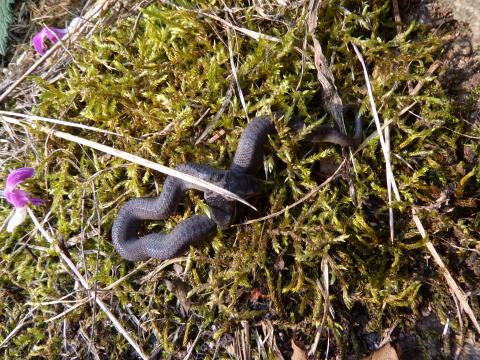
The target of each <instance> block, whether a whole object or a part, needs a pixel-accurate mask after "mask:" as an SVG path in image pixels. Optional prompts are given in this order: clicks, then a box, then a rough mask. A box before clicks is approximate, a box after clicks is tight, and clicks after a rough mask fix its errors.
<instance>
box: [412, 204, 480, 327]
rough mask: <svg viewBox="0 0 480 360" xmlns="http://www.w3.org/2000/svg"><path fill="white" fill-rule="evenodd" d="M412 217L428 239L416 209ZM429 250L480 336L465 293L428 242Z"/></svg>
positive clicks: (421, 233) (424, 237)
mask: <svg viewBox="0 0 480 360" xmlns="http://www.w3.org/2000/svg"><path fill="white" fill-rule="evenodd" d="M412 215H413V221H414V222H415V225H416V226H417V229H418V232H419V233H420V235H421V236H422V238H423V239H427V233H426V231H425V228H424V227H423V224H422V222H421V221H420V218H419V217H418V215H417V211H416V209H415V208H414V209H412ZM426 246H427V249H428V251H429V252H430V254H431V255H432V257H433V260H435V262H436V263H437V265H438V267H439V268H440V270H441V273H442V275H443V276H444V277H445V280H446V281H447V284H448V286H449V287H450V289H451V290H452V292H453V293H454V294H455V296H456V297H457V299H458V301H459V302H460V306H461V307H462V308H463V310H464V311H465V312H466V313H467V315H468V317H469V318H470V320H471V321H472V323H473V325H474V326H475V328H476V329H477V332H478V333H479V334H480V325H479V324H478V321H477V319H476V317H475V314H474V312H473V310H472V308H471V307H470V305H469V304H468V302H467V297H466V295H465V293H464V292H463V290H462V289H460V287H459V286H458V285H457V283H456V282H455V280H454V279H453V277H452V275H451V274H450V272H449V271H448V269H447V267H446V266H445V263H444V262H443V260H442V258H441V257H440V255H439V254H438V252H437V250H436V249H435V246H433V244H432V242H431V241H427V244H426Z"/></svg>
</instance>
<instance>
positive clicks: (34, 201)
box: [30, 198, 46, 205]
mask: <svg viewBox="0 0 480 360" xmlns="http://www.w3.org/2000/svg"><path fill="white" fill-rule="evenodd" d="M45 203H46V201H45V200H43V199H40V198H30V204H32V205H43V204H45Z"/></svg>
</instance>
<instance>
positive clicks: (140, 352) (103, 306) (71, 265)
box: [27, 207, 148, 359]
mask: <svg viewBox="0 0 480 360" xmlns="http://www.w3.org/2000/svg"><path fill="white" fill-rule="evenodd" d="M27 212H28V215H29V216H30V218H31V219H32V221H33V223H34V224H35V227H36V228H37V229H38V231H39V232H40V233H41V234H42V236H43V237H44V238H45V240H47V242H48V243H50V244H53V246H54V248H55V250H56V251H57V252H58V254H59V255H60V257H61V258H62V259H63V261H65V263H66V264H67V265H68V267H69V268H70V270H71V271H72V272H73V273H74V274H75V276H76V277H77V279H78V281H80V284H81V285H82V286H83V287H84V288H85V290H87V291H89V292H90V296H91V297H92V298H93V299H94V300H95V302H96V303H97V305H98V306H99V307H100V309H102V310H103V312H104V313H105V315H107V317H108V318H109V319H110V321H111V322H112V323H113V325H114V326H115V328H116V329H117V330H118V332H119V333H120V334H122V336H123V337H124V338H125V340H127V341H128V343H130V345H132V347H133V348H134V349H135V351H136V352H137V353H138V355H139V356H140V357H141V358H142V359H148V356H147V355H146V353H145V352H144V351H143V350H142V348H141V347H140V345H138V344H137V342H136V341H135V340H134V339H133V338H132V337H131V336H130V335H129V334H128V332H127V330H126V329H125V328H124V327H123V326H122V324H120V322H119V321H118V320H117V318H116V317H115V315H113V313H112V312H111V311H110V309H108V307H107V305H106V304H105V303H104V302H103V301H102V300H101V299H100V298H99V297H98V296H95V292H94V291H92V290H91V288H90V285H88V282H87V280H85V278H84V277H83V275H82V274H81V273H80V271H78V269H77V267H76V266H75V264H74V263H73V262H72V260H70V258H69V257H68V256H67V255H66V254H65V253H64V252H63V251H62V249H61V248H60V247H59V246H58V245H57V244H56V243H55V241H54V240H53V239H52V237H51V236H50V235H49V234H48V232H47V231H46V230H45V229H44V228H43V226H42V225H41V224H40V222H39V221H38V219H37V217H36V216H35V214H34V213H33V211H32V210H31V209H30V208H28V207H27Z"/></svg>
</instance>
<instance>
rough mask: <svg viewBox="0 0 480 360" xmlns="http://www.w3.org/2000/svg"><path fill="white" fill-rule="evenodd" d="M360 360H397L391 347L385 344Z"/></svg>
mask: <svg viewBox="0 0 480 360" xmlns="http://www.w3.org/2000/svg"><path fill="white" fill-rule="evenodd" d="M362 360H398V355H397V352H396V351H395V349H394V348H393V346H392V345H390V344H387V345H385V346H383V347H381V348H380V349H378V350H377V351H375V352H374V353H373V354H371V355H370V356H366V357H364V358H362Z"/></svg>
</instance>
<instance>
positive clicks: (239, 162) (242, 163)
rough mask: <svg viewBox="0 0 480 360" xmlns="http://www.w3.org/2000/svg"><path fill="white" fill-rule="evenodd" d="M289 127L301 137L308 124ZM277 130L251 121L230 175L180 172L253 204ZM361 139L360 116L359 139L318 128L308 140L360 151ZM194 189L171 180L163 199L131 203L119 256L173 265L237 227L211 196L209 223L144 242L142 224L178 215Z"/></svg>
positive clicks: (232, 213)
mask: <svg viewBox="0 0 480 360" xmlns="http://www.w3.org/2000/svg"><path fill="white" fill-rule="evenodd" d="M289 126H290V127H291V128H293V129H294V130H295V131H301V130H302V129H303V128H304V127H305V124H304V123H303V121H301V120H299V119H295V120H294V121H292V122H291V123H290V124H289ZM274 130H275V127H274V126H273V123H272V120H271V118H270V117H269V116H260V117H257V118H255V119H254V120H252V121H251V122H250V123H249V124H248V125H247V127H246V128H245V130H244V131H243V133H242V136H241V137H240V140H239V143H238V147H237V151H236V152H235V156H234V159H233V163H232V166H231V167H230V169H228V170H223V169H217V168H214V167H211V166H208V165H203V164H194V163H186V164H181V165H178V166H177V167H176V170H179V171H181V172H184V173H186V174H189V175H193V176H195V177H198V178H200V179H202V180H206V181H208V182H211V183H213V184H215V185H217V186H221V187H223V188H224V189H226V190H229V191H231V192H233V193H235V194H236V195H238V196H240V197H242V198H244V199H248V198H249V197H251V196H254V195H257V194H259V193H260V192H261V189H262V183H263V182H262V180H260V179H258V178H256V177H255V174H256V173H257V171H258V169H259V168H261V165H262V162H263V147H264V144H265V142H266V140H267V136H268V134H271V133H273V132H274ZM361 134H362V122H361V119H360V116H359V115H358V113H355V134H354V136H353V137H349V136H347V135H344V134H342V133H341V132H339V131H338V130H336V129H334V128H332V127H326V126H319V127H316V128H314V129H313V131H312V132H310V133H309V134H308V135H307V136H306V137H305V139H306V140H308V141H311V142H329V143H334V144H338V145H341V146H351V147H356V146H358V144H359V142H360V139H361ZM189 189H197V190H203V189H199V188H197V187H196V186H195V185H193V184H191V183H188V182H186V181H183V180H180V179H178V178H175V177H172V176H168V177H167V178H166V180H165V184H164V186H163V191H162V192H161V194H160V195H159V196H158V197H154V198H139V199H132V200H130V201H128V202H127V203H126V204H125V205H124V206H123V207H122V208H121V209H120V212H119V213H118V216H117V218H116V219H115V221H114V223H113V227H112V241H113V245H114V246H115V249H116V250H117V252H118V253H119V254H120V256H122V257H123V258H125V259H127V260H130V261H139V260H145V259H148V258H157V259H160V260H164V259H169V258H172V257H175V256H178V255H180V254H181V253H182V252H184V251H185V250H186V249H187V248H188V247H189V246H190V245H192V244H195V243H197V242H200V241H202V240H204V239H206V238H208V237H209V236H210V235H212V234H213V233H214V232H215V230H216V228H217V226H220V227H222V228H225V227H228V226H229V225H232V224H233V222H234V221H235V217H236V202H235V201H232V200H229V199H226V198H224V197H223V196H221V195H219V194H216V193H213V192H211V191H204V198H205V202H206V204H207V205H208V206H209V210H210V217H208V216H206V215H194V216H192V217H190V218H188V219H185V220H183V221H182V222H180V223H179V224H178V225H177V226H176V227H175V228H174V229H173V230H172V231H171V232H170V233H168V234H165V233H152V234H148V235H145V236H142V237H139V236H138V231H139V228H140V225H141V221H142V220H162V219H166V218H167V217H169V216H170V215H172V214H173V213H174V212H175V210H176V209H177V207H178V205H179V203H180V201H181V199H182V197H183V194H184V192H185V191H187V190H189Z"/></svg>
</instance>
